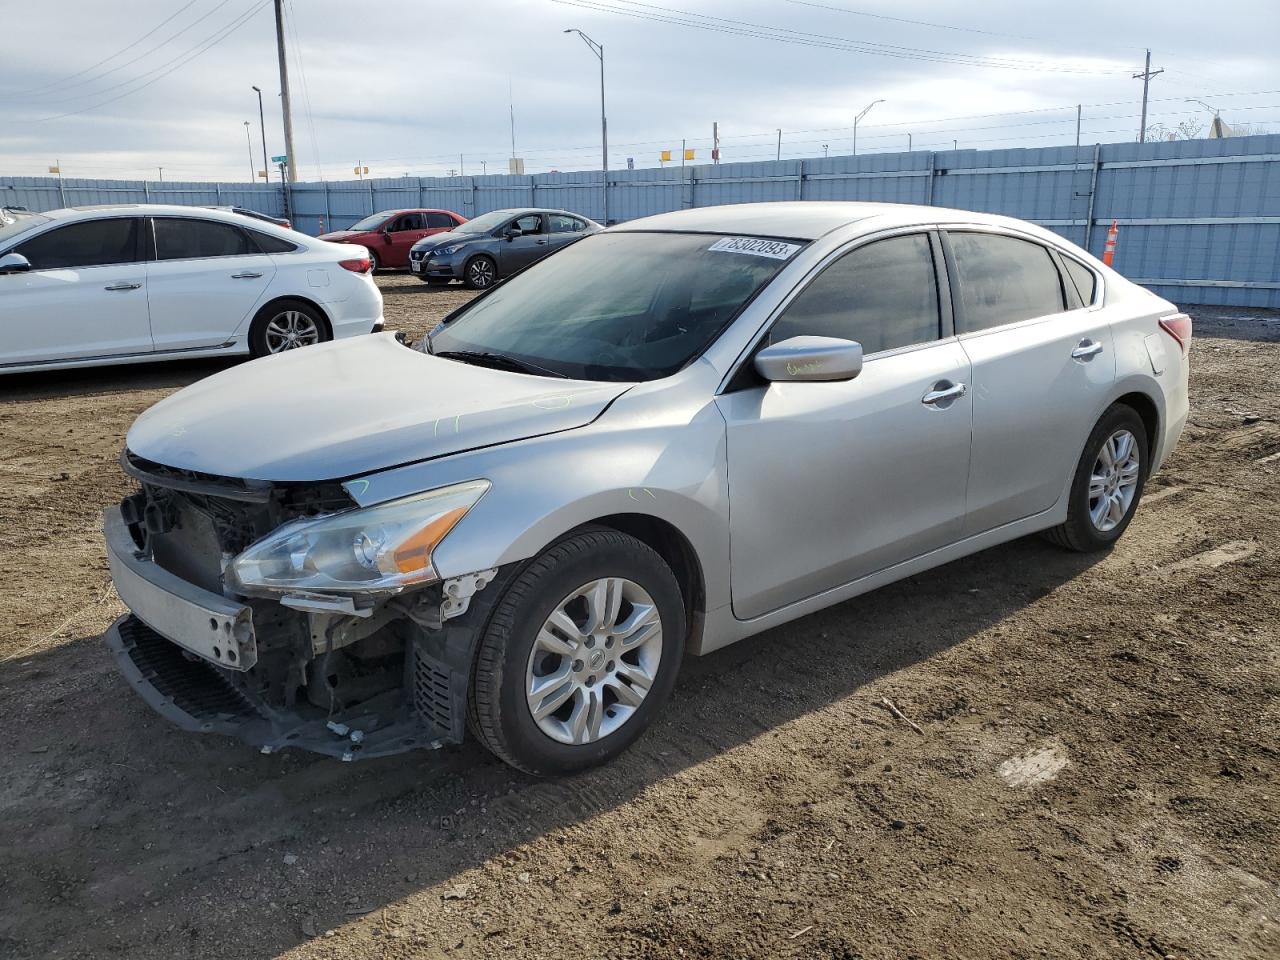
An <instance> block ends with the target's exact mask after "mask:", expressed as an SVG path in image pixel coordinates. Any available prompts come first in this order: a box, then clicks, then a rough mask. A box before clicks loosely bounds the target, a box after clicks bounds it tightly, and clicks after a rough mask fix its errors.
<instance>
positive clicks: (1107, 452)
mask: <svg viewBox="0 0 1280 960" xmlns="http://www.w3.org/2000/svg"><path fill="white" fill-rule="evenodd" d="M1148 456H1149V454H1148V446H1147V428H1146V425H1145V424H1143V422H1142V418H1141V417H1140V416H1138V413H1137V411H1136V410H1134V409H1133V408H1132V407H1128V406H1124V405H1121V404H1117V405H1115V406H1113V407H1111V408H1109V409H1108V410H1107V412H1106V413H1104V414H1103V415H1102V419H1100V420H1099V421H1098V423H1097V425H1096V426H1094V428H1093V432H1092V433H1091V434H1089V439H1088V440H1087V441H1086V442H1085V445H1084V452H1083V453H1082V454H1081V455H1080V462H1079V463H1078V464H1077V465H1076V472H1075V477H1074V478H1073V480H1072V482H1071V493H1070V495H1069V496H1070V502H1069V503H1068V505H1067V519H1066V520H1065V521H1064V522H1063V523H1061V524H1059V525H1058V526H1056V527H1054V528H1053V529H1051V530H1046V531H1045V536H1046V537H1047V538H1048V539H1049V540H1050V541H1052V542H1053V543H1056V544H1057V545H1058V546H1060V547H1064V548H1066V549H1068V550H1075V551H1077V552H1079V553H1090V552H1093V551H1095V550H1105V549H1106V548H1107V547H1109V546H1111V545H1112V544H1113V543H1115V542H1116V541H1117V540H1119V539H1120V536H1121V535H1122V534H1123V533H1124V531H1125V529H1126V528H1128V526H1129V522H1130V521H1131V520H1132V519H1133V515H1134V513H1135V512H1136V511H1137V509H1138V502H1139V501H1140V500H1141V499H1142V487H1143V484H1145V483H1146V479H1147V472H1148V470H1149V469H1150V466H1149V465H1148V463H1147V458H1148Z"/></svg>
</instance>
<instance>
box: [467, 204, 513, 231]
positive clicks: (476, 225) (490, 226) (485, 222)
mask: <svg viewBox="0 0 1280 960" xmlns="http://www.w3.org/2000/svg"><path fill="white" fill-rule="evenodd" d="M515 215H516V211H515V210H492V211H490V212H489V213H482V214H480V216H478V217H476V218H475V219H474V220H468V221H467V222H466V223H464V224H463V225H462V226H460V227H454V232H455V233H488V232H489V231H490V230H496V229H498V227H500V226H502V225H503V224H504V223H506V222H507V221H508V220H510V219H511V218H512V217H514V216H515Z"/></svg>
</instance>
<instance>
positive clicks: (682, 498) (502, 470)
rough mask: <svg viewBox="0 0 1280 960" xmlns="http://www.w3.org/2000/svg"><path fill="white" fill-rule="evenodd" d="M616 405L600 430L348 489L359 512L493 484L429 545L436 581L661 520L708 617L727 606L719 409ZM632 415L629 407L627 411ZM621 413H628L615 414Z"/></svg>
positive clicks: (392, 473)
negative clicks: (611, 526) (591, 526)
mask: <svg viewBox="0 0 1280 960" xmlns="http://www.w3.org/2000/svg"><path fill="white" fill-rule="evenodd" d="M625 401H626V398H625V397H624V398H621V399H620V400H619V401H618V403H616V404H615V405H614V407H613V408H612V409H610V411H609V412H608V413H607V414H606V415H605V416H604V417H603V418H602V419H601V420H599V421H597V422H596V423H594V424H592V425H590V426H586V427H581V428H578V429H575V430H568V431H565V432H562V433H558V434H552V435H549V436H544V437H537V438H533V439H529V440H522V441H518V442H515V443H508V444H503V445H501V446H497V447H491V448H488V449H484V450H477V451H472V452H470V453H467V454H461V455H458V456H453V457H445V458H441V459H438V460H433V461H429V462H426V463H419V464H412V465H409V466H405V467H399V468H396V469H393V470H388V471H385V472H383V473H379V474H374V475H371V476H368V477H363V478H360V479H357V480H351V481H348V482H347V485H346V486H347V489H348V491H349V492H350V493H351V495H352V496H353V497H354V498H355V500H356V501H357V502H358V503H359V504H361V505H362V506H364V505H368V504H373V503H380V502H383V501H385V500H393V499H396V498H398V497H403V496H408V495H410V494H413V493H418V492H420V491H423V490H429V489H433V488H435V487H441V486H445V485H448V484H451V483H460V482H462V481H465V480H474V479H479V478H483V479H486V480H488V481H489V482H490V483H491V484H492V486H491V488H490V490H489V492H488V493H486V494H485V496H484V497H483V499H481V501H480V502H479V503H478V504H476V506H475V507H473V508H472V510H471V512H470V513H468V514H467V516H466V517H464V518H463V519H462V520H461V521H460V522H459V523H458V525H457V526H456V527H455V528H454V529H453V530H452V531H451V532H450V534H449V535H448V537H447V538H446V539H445V540H444V542H443V543H441V544H440V546H439V547H437V548H436V550H435V554H434V563H435V566H436V570H437V572H438V573H439V574H440V576H441V577H442V578H448V577H454V576H459V575H461V574H465V573H471V572H474V571H476V570H487V569H491V568H494V567H502V566H505V565H507V564H510V563H514V562H517V561H521V560H527V559H529V558H531V557H534V556H537V554H539V553H540V552H541V551H542V550H543V549H544V548H545V547H546V546H547V545H548V544H549V543H551V542H552V541H554V540H555V539H557V538H558V537H560V536H562V535H563V534H565V533H566V532H568V531H570V530H573V529H574V528H575V527H579V526H582V525H583V524H586V523H590V522H592V521H595V520H599V519H601V518H603V517H608V516H613V515H617V514H639V515H642V516H648V517H653V518H656V519H659V520H663V521H666V522H667V523H669V524H671V525H672V526H674V527H675V528H676V529H677V530H679V531H680V532H681V533H682V534H683V535H684V536H685V538H686V539H687V540H688V541H689V544H690V545H691V546H692V548H693V550H694V552H695V553H696V555H697V558H698V561H699V563H700V565H701V567H702V571H703V578H704V588H705V591H706V605H707V609H708V610H712V609H715V608H716V607H718V606H721V605H723V604H727V603H728V602H729V490H728V478H727V472H726V456H725V444H726V439H725V424H724V420H723V418H722V417H721V415H720V413H719V411H718V410H717V409H716V407H715V405H714V404H709V403H707V404H702V405H701V406H697V407H695V408H692V409H690V408H688V407H682V408H680V409H678V410H674V411H665V412H664V413H662V414H660V415H657V416H654V415H652V413H651V412H646V411H644V410H643V404H628V403H626V402H625ZM627 407H630V409H625V408H627ZM619 408H624V409H619Z"/></svg>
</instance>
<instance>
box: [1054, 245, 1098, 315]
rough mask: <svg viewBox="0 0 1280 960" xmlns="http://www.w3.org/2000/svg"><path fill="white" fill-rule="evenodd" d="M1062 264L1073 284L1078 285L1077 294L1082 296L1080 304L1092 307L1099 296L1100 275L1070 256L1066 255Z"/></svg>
mask: <svg viewBox="0 0 1280 960" xmlns="http://www.w3.org/2000/svg"><path fill="white" fill-rule="evenodd" d="M1062 263H1063V266H1065V267H1066V268H1067V273H1068V274H1069V275H1070V277H1071V282H1072V283H1074V284H1075V285H1076V292H1077V293H1079V294H1080V302H1081V303H1083V304H1084V305H1085V306H1086V307H1088V306H1091V305H1092V304H1093V301H1094V300H1095V299H1096V298H1097V296H1098V275H1097V274H1095V273H1094V272H1093V271H1092V270H1090V269H1089V268H1088V267H1086V266H1085V265H1084V264H1083V263H1081V262H1080V261H1079V260H1072V259H1071V258H1070V257H1068V256H1065V255H1064V256H1063V257H1062Z"/></svg>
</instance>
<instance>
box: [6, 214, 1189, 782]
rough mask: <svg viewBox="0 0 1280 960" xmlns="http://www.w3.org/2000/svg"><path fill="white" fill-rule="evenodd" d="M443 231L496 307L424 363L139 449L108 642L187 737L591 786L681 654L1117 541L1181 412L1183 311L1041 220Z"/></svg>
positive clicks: (209, 418)
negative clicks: (415, 759) (1054, 547)
mask: <svg viewBox="0 0 1280 960" xmlns="http://www.w3.org/2000/svg"><path fill="white" fill-rule="evenodd" d="M121 216H125V217H127V216H129V215H128V214H121ZM555 217H565V218H568V219H572V220H576V221H578V222H579V223H580V224H581V226H580V227H578V226H576V225H575V227H574V228H573V229H564V230H556V229H554V227H555V226H556V224H557V221H555V220H554V219H553V218H555ZM535 218H536V223H535V222H534V220H535ZM134 219H135V220H137V221H139V223H138V225H137V226H136V227H134V228H131V229H135V230H138V231H141V236H143V238H144V239H143V243H144V245H146V244H148V243H158V242H159V236H160V233H159V232H158V225H159V224H160V223H161V222H162V221H163V220H164V217H163V216H155V215H152V216H147V217H142V216H135V217H134ZM529 227H534V228H535V229H527V228H529ZM113 228H114V229H116V230H117V232H119V228H118V226H116V225H113ZM448 233H449V236H444V235H439V236H436V237H428V238H425V239H424V240H423V241H421V243H422V244H424V246H423V248H422V250H421V256H419V257H418V258H417V259H416V260H415V259H413V254H412V253H411V256H410V263H411V264H412V263H418V264H420V267H419V268H418V269H416V270H415V273H416V274H417V275H419V276H423V277H424V279H426V280H428V281H430V280H432V279H436V280H445V279H449V278H457V277H461V278H463V279H464V280H468V281H471V282H473V285H478V286H482V287H487V288H489V289H487V290H486V291H485V292H484V293H482V294H481V295H480V296H478V297H476V298H474V299H473V300H471V301H470V302H469V303H467V304H466V305H464V306H463V307H461V308H460V309H458V310H456V311H454V313H452V314H451V315H450V316H449V317H448V318H446V320H445V322H443V323H442V324H440V325H439V326H437V327H436V328H435V330H434V331H433V332H432V334H431V335H430V336H429V338H427V339H426V340H424V341H423V342H422V343H420V344H418V345H416V346H415V347H414V348H413V349H406V348H405V346H403V345H401V344H399V343H397V342H396V340H395V339H394V338H393V337H392V336H391V335H389V334H388V335H383V336H374V337H359V338H357V339H356V340H354V341H351V342H346V343H329V344H323V345H321V346H317V347H314V348H312V349H309V350H306V351H300V352H298V351H290V352H288V353H286V354H285V355H283V356H279V357H271V358H268V359H266V360H263V361H260V362H255V363H250V364H244V365H240V366H238V367H235V368H232V369H229V370H226V371H224V372H221V373H218V374H215V375H214V376H211V377H209V378H207V379H205V380H203V381H201V382H200V383H198V384H196V385H194V386H191V387H188V388H187V389H185V390H183V391H180V392H178V393H176V394H174V395H172V396H170V397H168V398H166V399H165V400H162V401H161V402H160V403H158V404H156V405H155V406H154V407H152V408H151V409H150V410H148V411H147V412H145V413H144V414H143V415H142V416H141V417H139V419H138V420H137V422H136V423H135V424H134V425H133V427H132V428H131V429H130V431H129V433H128V437H127V441H126V450H125V452H124V455H123V457H122V463H123V465H124V469H125V470H126V471H127V472H128V473H129V474H130V475H131V476H132V477H134V478H135V479H136V480H137V481H138V483H139V487H138V489H137V491H136V492H135V493H133V494H131V495H130V496H129V497H127V498H125V500H124V501H123V502H122V503H121V504H120V505H119V507H113V508H111V509H109V510H108V511H107V514H106V518H105V536H106V541H107V547H108V557H109V560H110V564H111V570H112V576H113V579H114V582H115V586H116V591H117V592H118V594H119V596H120V597H121V599H122V600H123V601H124V602H125V604H126V605H127V606H128V607H129V609H130V610H131V613H129V614H128V615H127V616H125V617H123V618H121V619H120V620H119V621H118V622H117V623H116V624H115V625H114V626H113V627H112V628H111V629H110V630H109V631H108V633H107V635H106V642H107V644H108V646H109V648H110V649H111V651H112V653H113V655H114V657H115V659H116V662H117V664H118V665H119V668H120V670H121V671H122V673H123V674H124V675H125V676H126V677H127V678H128V680H129V684H128V685H129V687H130V688H132V689H134V690H136V691H137V692H138V693H139V694H141V696H142V697H143V698H144V699H146V700H147V702H149V703H150V704H152V705H153V706H154V707H155V708H156V709H157V710H158V711H159V712H160V713H162V714H164V715H165V716H167V717H168V718H170V719H171V720H173V721H174V722H176V723H177V724H179V725H180V726H182V727H183V728H185V729H188V730H191V731H201V732H217V733H223V734H230V735H234V736H238V737H240V738H242V739H243V740H245V741H247V742H249V743H251V744H254V745H256V746H257V747H259V748H261V749H262V750H265V751H267V752H270V751H272V750H276V749H281V748H284V747H299V748H304V749H308V750H312V751H317V752H320V753H324V754H329V755H333V756H338V757H342V758H343V759H355V758H359V757H377V756H384V755H387V754H392V753H397V752H400V751H404V750H409V749H414V748H419V747H438V746H440V745H442V744H446V743H455V742H458V741H460V740H461V739H462V738H463V737H464V736H465V735H466V732H467V731H468V730H469V731H470V734H471V735H472V736H474V737H475V738H477V739H478V740H479V741H480V742H481V743H482V744H484V745H485V746H486V747H487V748H489V749H490V750H491V751H492V752H493V753H494V754H495V755H496V756H498V757H500V758H502V759H503V760H505V761H507V762H508V763H511V764H513V765H515V766H517V767H519V768H521V769H523V770H526V771H529V772H531V773H534V774H538V775H559V774H565V773H570V772H573V771H576V770H581V769H584V768H586V767H590V766H592V765H594V764H598V763H601V762H603V761H605V760H607V759H609V758H610V757H613V756H615V755H616V754H618V753H619V752H620V751H622V750H623V749H625V748H626V747H627V746H629V745H630V744H631V743H633V742H634V741H635V740H636V739H637V738H638V737H639V736H640V735H641V734H642V733H643V732H644V731H645V729H646V728H647V727H649V725H650V724H651V723H652V721H653V719H654V718H655V716H656V715H657V714H658V712H659V711H660V710H661V708H662V706H663V704H664V702H665V701H666V699H667V698H668V696H669V695H670V693H671V691H672V689H673V687H674V684H675V680H676V675H677V672H678V670H679V668H680V665H681V661H682V659H683V657H684V655H685V653H686V652H692V653H695V654H705V653H708V652H710V651H713V650H716V649H718V648H720V647H723V646H725V645H727V644H730V643H733V642H735V641H737V640H740V639H742V638H744V637H747V636H750V635H752V634H756V633H759V632H761V631H764V630H767V629H769V628H771V627H773V626H776V625H779V624H782V623H785V622H787V621H789V620H792V619H794V618H797V617H800V616H803V615H805V614H808V613H811V612H813V611H816V610H820V609H822V608H824V607H827V606H829V605H831V604H834V603H838V602H840V601H843V600H845V599H848V598H850V597H853V596H856V595H859V594H861V593H864V592H866V591H868V590H872V589H874V588H876V587H879V586H881V585H884V584H887V583H891V582H894V581H897V580H901V579H902V578H905V577H910V576H913V575H917V574H922V573H924V572H925V571H929V570H931V569H933V568H935V567H938V566H939V565H941V564H944V563H947V562H949V561H952V560H955V559H957V558H960V557H963V556H966V555H968V554H972V553H974V552H975V551H978V550H982V549H984V548H986V547H989V546H992V545H994V544H998V543H1002V542H1004V541H1007V540H1011V539H1013V538H1015V537H1020V536H1022V535H1024V534H1029V533H1034V532H1044V533H1046V534H1047V535H1048V536H1049V537H1050V538H1051V539H1052V540H1053V541H1054V542H1055V543H1057V544H1059V545H1060V546H1063V547H1065V548H1068V549H1072V550H1078V551H1093V550H1102V549H1105V548H1107V547H1109V546H1110V545H1111V544H1113V543H1115V541H1116V540H1117V539H1118V538H1119V537H1120V536H1121V535H1122V534H1123V533H1124V531H1125V530H1126V528H1127V527H1128V525H1129V523H1130V521H1131V520H1132V518H1133V516H1134V512H1135V511H1136V509H1137V507H1138V504H1139V502H1140V500H1141V497H1142V492H1143V487H1144V484H1145V482H1146V480H1147V478H1148V477H1149V476H1150V474H1151V472H1152V471H1153V470H1155V469H1157V468H1158V467H1159V466H1160V464H1161V463H1162V462H1163V461H1164V460H1165V458H1166V457H1168V455H1169V453H1170V452H1171V451H1172V449H1173V447H1174V445H1175V444H1176V443H1177V441H1178V438H1179V436H1180V434H1181V431H1182V429H1183V425H1184V424H1185V422H1186V419H1187V413H1188V391H1187V372H1188V366H1187V363H1188V361H1187V350H1188V345H1189V340H1190V336H1191V326H1190V320H1189V319H1188V318H1187V317H1186V316H1185V315H1184V314H1181V313H1179V312H1178V311H1177V309H1176V308H1175V307H1174V306H1173V305H1172V304H1170V303H1168V302H1167V301H1165V300H1162V299H1160V298H1159V297H1157V296H1155V295H1153V294H1152V293H1150V292H1149V291H1147V290H1144V289H1143V288H1141V287H1139V286H1137V285H1136V284H1133V283H1131V282H1129V281H1128V280H1125V279H1124V278H1123V277H1121V276H1120V275H1119V274H1117V273H1115V272H1114V271H1112V270H1110V269H1109V268H1107V267H1106V266H1104V265H1103V264H1101V263H1099V262H1098V261H1097V260H1095V259H1094V258H1093V257H1091V256H1090V255H1089V254H1088V253H1086V252H1084V251H1083V250H1080V249H1079V248H1078V247H1076V246H1074V245H1073V244H1071V243H1068V242H1067V241H1065V240H1063V239H1062V238H1061V237H1059V236H1057V235H1055V234H1052V233H1050V232H1049V231H1047V230H1044V229H1042V228H1040V227H1037V226H1034V225H1032V224H1028V223H1024V222H1021V221H1017V220H1012V219H1008V218H1004V217H996V216H990V215H983V214H973V213H966V212H963V211H951V210H944V209H940V208H936V207H916V206H899V205H892V204H869V203H816V202H811V203H781V204H754V205H746V206H725V207H710V208H701V209H693V210H684V211H681V212H677V213H670V214H665V215H662V216H658V217H651V218H647V219H643V220H638V221H633V222H629V223H625V224H622V225H620V226H616V227H613V228H610V229H608V230H604V231H601V230H599V229H598V227H597V225H595V224H592V223H590V222H589V221H586V220H585V219H584V218H580V217H576V216H575V215H571V214H565V213H563V212H559V211H557V212H550V213H549V212H546V211H528V210H524V211H521V210H512V211H499V212H497V213H495V214H490V215H486V216H485V217H480V218H477V219H476V220H472V221H469V222H468V223H465V224H456V225H455V227H454V228H453V229H451V230H450V231H448ZM557 233H563V234H565V235H566V236H568V237H570V239H571V240H572V239H576V241H577V242H571V243H568V245H567V246H565V247H563V248H561V249H559V250H558V251H557V252H555V255H554V256H549V257H547V258H546V259H544V260H542V261H541V262H538V263H535V264H533V265H532V266H529V267H527V268H526V269H523V270H522V269H521V267H522V266H524V263H522V262H521V260H520V257H521V256H522V255H521V254H519V253H512V255H511V258H510V259H504V256H505V254H506V253H507V252H508V251H520V250H522V249H524V247H523V246H518V245H520V244H521V243H522V241H525V240H526V239H528V238H531V237H532V238H542V239H545V240H547V243H546V244H537V242H536V240H535V242H534V246H536V247H539V248H542V247H548V246H551V241H552V239H553V238H554V237H556V235H557ZM121 237H122V238H123V239H122V241H121V242H122V244H124V245H125V246H127V245H128V243H129V242H130V238H132V242H133V243H135V244H136V243H137V242H138V234H136V233H128V232H127V231H126V232H125V233H122V234H121ZM36 239H38V238H36ZM553 249H554V248H553ZM148 250H150V248H149V247H148ZM418 252H419V251H418V250H413V253H418ZM264 255H265V256H268V257H271V258H276V257H281V258H284V257H286V256H291V255H292V254H276V253H270V254H264ZM533 256H534V257H535V258H536V257H537V256H538V250H535V251H534V254H533ZM481 258H488V261H484V260H481ZM362 262H366V263H367V260H364V259H363V255H362ZM480 262H491V267H492V270H493V271H494V272H493V275H492V276H489V277H485V278H480V277H472V276H471V265H474V264H476V263H480ZM0 263H3V259H0ZM151 263H163V261H161V260H158V259H155V258H154V257H153V258H152V259H151V260H147V261H145V263H144V266H149V265H150V264H151ZM516 270H519V271H520V272H519V273H518V274H516V275H514V276H510V278H509V279H507V280H506V281H505V282H503V283H501V284H500V285H495V284H494V281H495V280H496V279H497V277H498V276H506V275H507V273H509V272H511V271H516ZM436 271H438V272H436ZM139 275H141V276H143V277H144V279H145V278H146V273H145V271H144V273H143V274H137V273H136V271H135V272H131V273H129V274H128V276H130V277H133V276H139ZM359 276H360V278H361V280H362V282H367V281H368V277H367V272H360V274H359ZM0 279H4V278H0ZM480 280H483V282H478V283H477V282H476V281H480ZM0 296H3V294H2V293H0ZM825 642H826V641H823V643H825ZM832 642H835V641H832ZM812 656H813V657H814V658H815V660H816V661H817V662H821V658H822V657H823V656H824V651H823V649H822V643H819V642H818V641H815V644H814V649H813V651H812ZM780 669H782V670H785V669H786V665H785V664H780Z"/></svg>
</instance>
